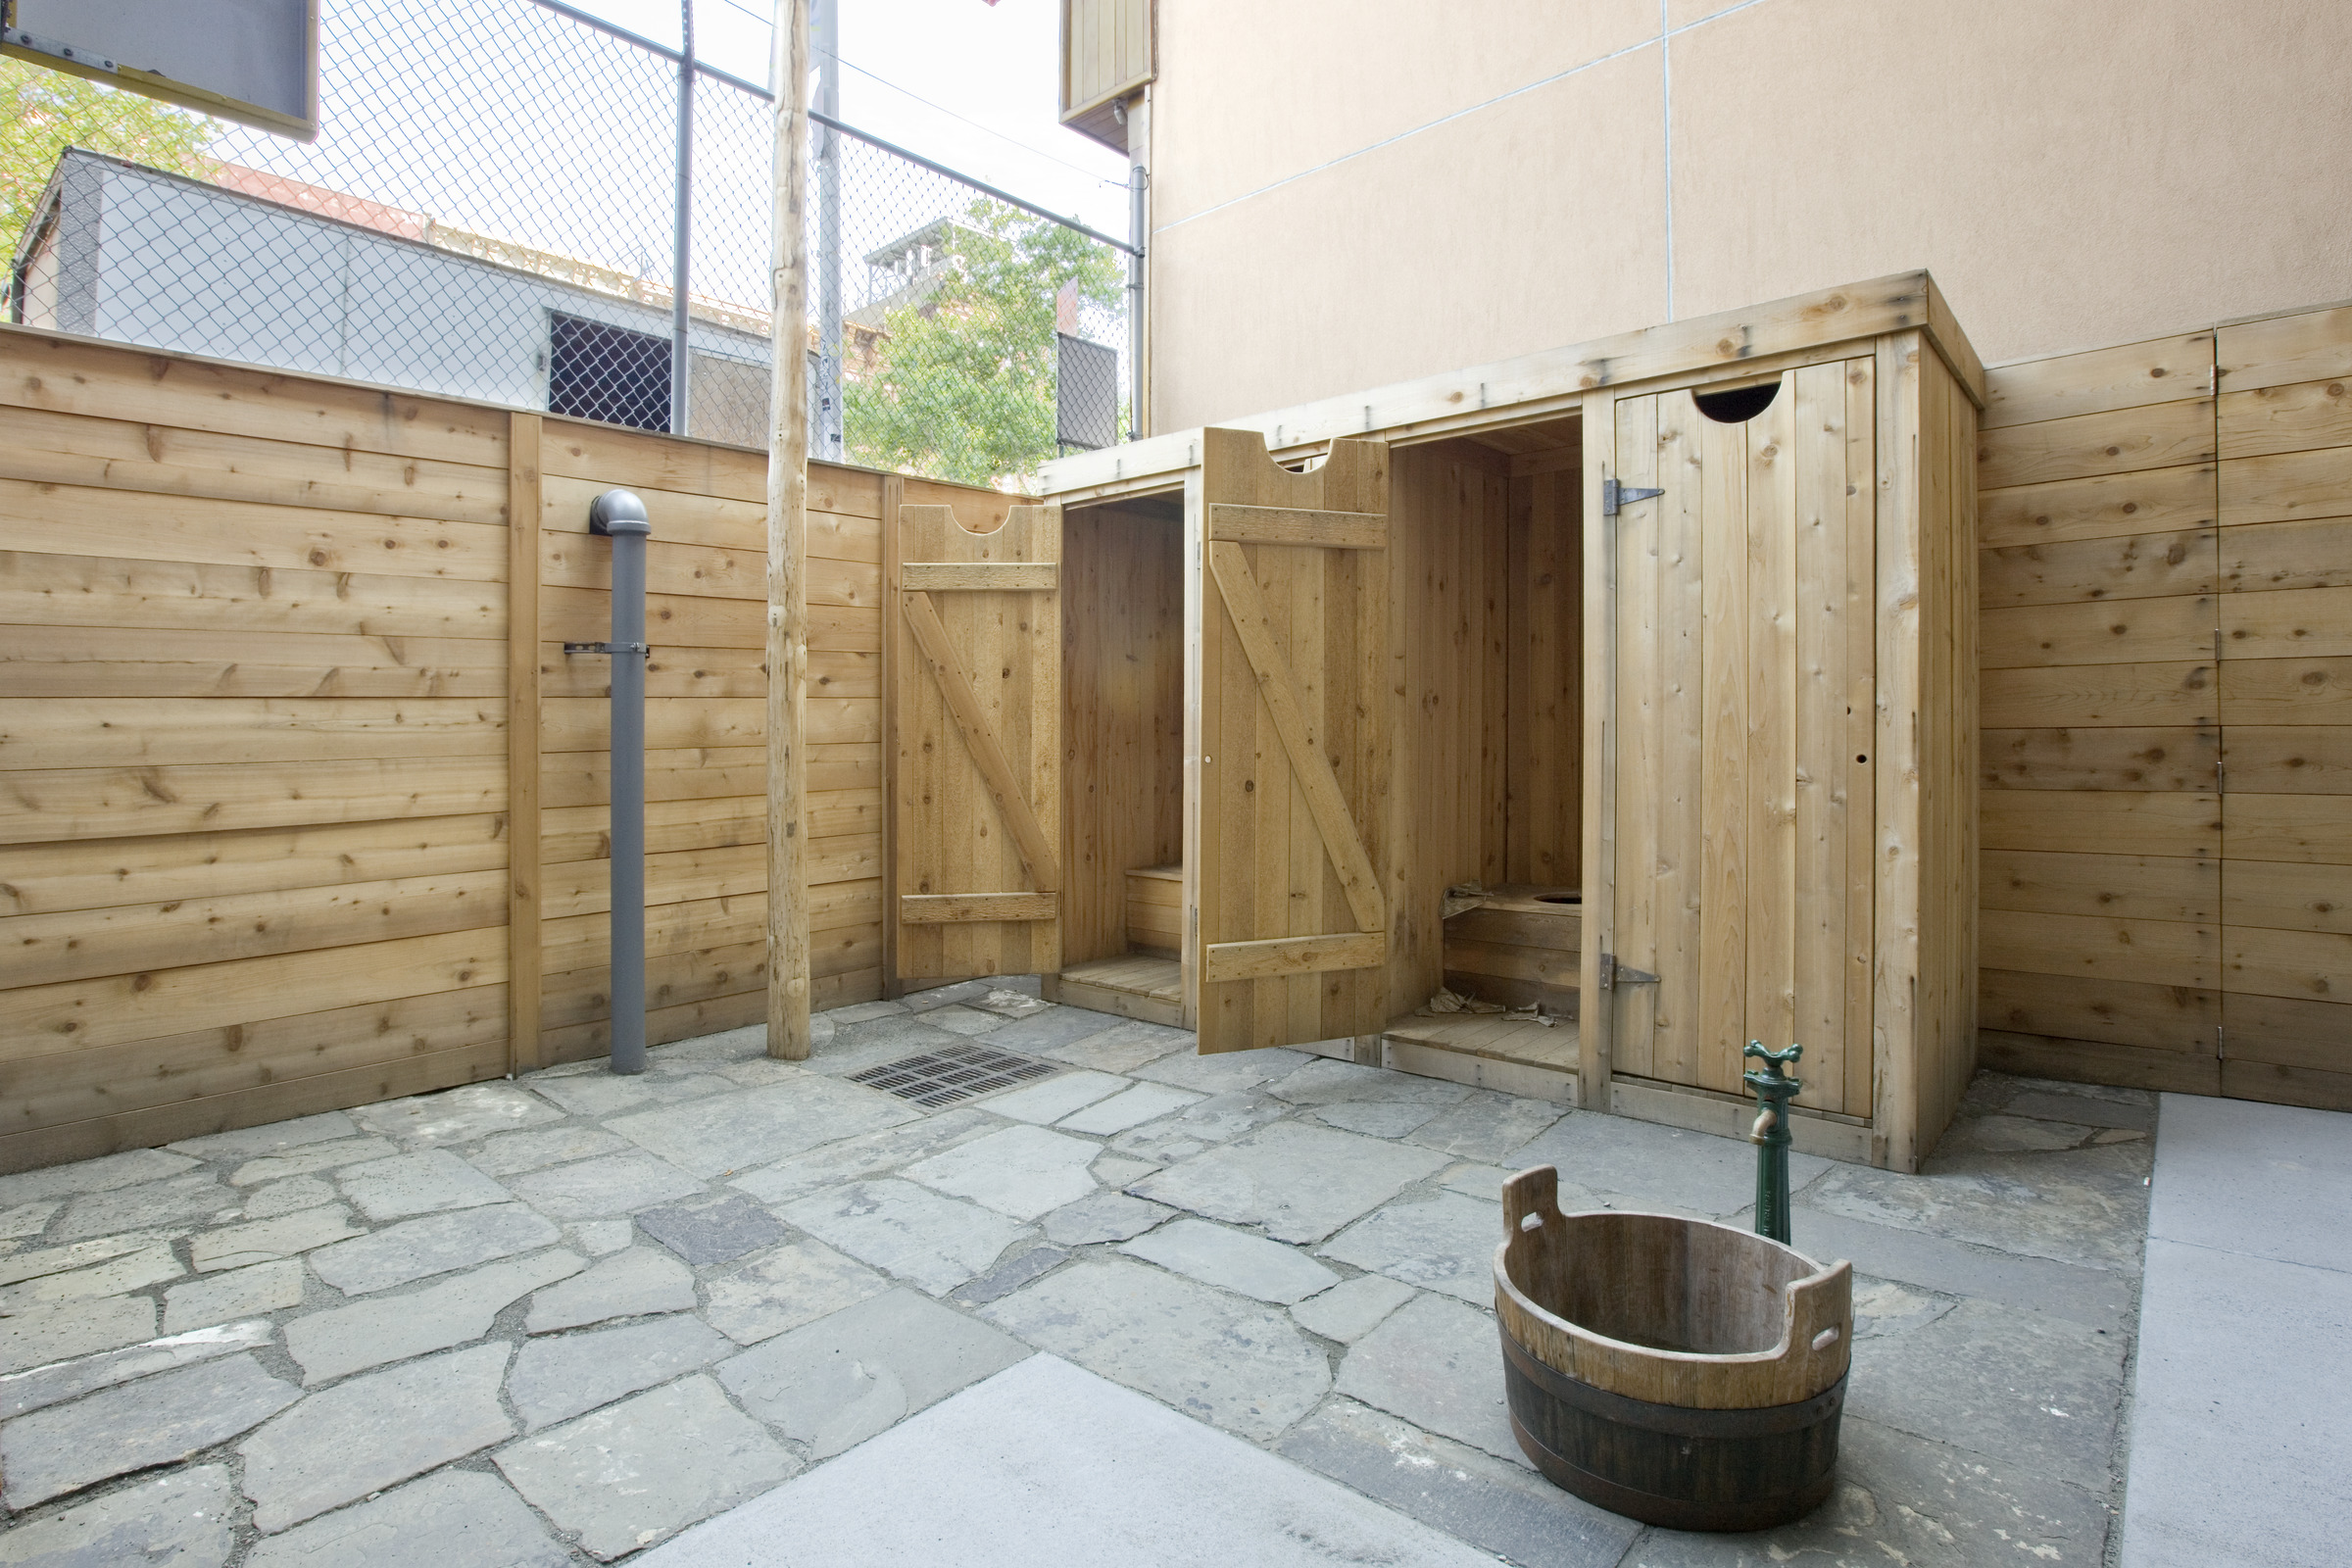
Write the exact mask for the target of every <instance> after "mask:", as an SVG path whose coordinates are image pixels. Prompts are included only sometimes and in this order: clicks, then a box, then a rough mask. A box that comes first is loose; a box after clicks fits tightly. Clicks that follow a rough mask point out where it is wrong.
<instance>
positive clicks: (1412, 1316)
mask: <svg viewBox="0 0 2352 1568" xmlns="http://www.w3.org/2000/svg"><path fill="white" fill-rule="evenodd" d="M1339 1391H1340V1392H1341V1393H1342V1394H1345V1395H1347V1396H1348V1397H1350V1398H1353V1399H1357V1400H1359V1401H1361V1402H1362V1403H1365V1404H1368V1405H1371V1406H1373V1407H1374V1408H1375V1409H1380V1410H1386V1411H1387V1412H1388V1413H1389V1414H1391V1415H1397V1416H1402V1417H1403V1418H1404V1419H1405V1420H1407V1421H1410V1422H1412V1423H1413V1425H1415V1426H1417V1427H1420V1428H1421V1429H1422V1430H1423V1431H1425V1432H1435V1433H1437V1434H1438V1435H1439V1436H1441V1437H1447V1438H1451V1439H1453V1440H1454V1441H1455V1442H1457V1443H1466V1444H1468V1445H1470V1446H1472V1447H1474V1448H1483V1449H1485V1450H1486V1451H1487V1452H1489V1453H1491V1454H1494V1455H1495V1457H1496V1458H1498V1459H1508V1460H1512V1461H1514V1462H1519V1463H1524V1462H1525V1461H1524V1460H1522V1459H1521V1458H1520V1454H1519V1444H1518V1440H1516V1439H1515V1438H1513V1437H1512V1436H1511V1419H1510V1410H1509V1408H1508V1406H1506V1405H1505V1404H1504V1403H1503V1394H1502V1342H1501V1341H1500V1340H1499V1339H1497V1338H1496V1331H1495V1319H1494V1316H1493V1315H1492V1314H1491V1313H1487V1312H1481V1311H1479V1310H1478V1309H1476V1308H1475V1307H1470V1306H1465V1305H1463V1304H1462V1303H1461V1302H1459V1301H1455V1300H1449V1299H1446V1298H1445V1297H1443V1296H1430V1295H1422V1296H1417V1297H1415V1298H1414V1299H1412V1300H1410V1301H1407V1302H1406V1303H1405V1304H1404V1305H1403V1306H1401V1307H1398V1308H1397V1310H1396V1311H1395V1312H1394V1313H1392V1314H1390V1316H1389V1318H1388V1320H1387V1321H1386V1322H1384V1323H1382V1324H1381V1325H1380V1327H1378V1328H1376V1329H1374V1330H1373V1331H1372V1332H1371V1333H1369V1334H1367V1335H1365V1336H1364V1337H1363V1338H1362V1339H1360V1340H1358V1341H1357V1342H1356V1343H1355V1344H1354V1346H1353V1347H1351V1348H1349V1349H1348V1359H1347V1360H1345V1361H1343V1362H1341V1363H1340V1378H1339Z"/></svg>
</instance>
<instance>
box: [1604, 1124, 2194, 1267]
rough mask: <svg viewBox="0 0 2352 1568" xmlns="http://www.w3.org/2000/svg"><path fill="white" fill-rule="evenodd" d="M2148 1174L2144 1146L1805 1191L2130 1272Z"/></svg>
mask: <svg viewBox="0 0 2352 1568" xmlns="http://www.w3.org/2000/svg"><path fill="white" fill-rule="evenodd" d="M1577 1119H1579V1120H1582V1119H1588V1118H1583V1117H1581V1116H1580V1117H1579V1118H1577ZM1589 1119H1592V1120H1599V1119H1601V1118H1598V1117H1593V1118H1589ZM1693 1136H1695V1135H1693ZM1710 1141H1711V1140H1710ZM1793 1159H1794V1156H1791V1161H1792V1164H1791V1169H1790V1173H1789V1180H1790V1181H1791V1182H1792V1183H1793V1182H1794V1181H1795V1180H1796V1176H1795V1171H1794V1168H1793ZM2148 1166H2149V1146H2148V1145H2147V1144H2145V1143H2138V1144H2119V1145H2111V1146H2108V1147H2104V1148H2093V1149H2082V1150H2070V1151H2065V1152H2055V1153H2022V1154H1987V1153H1978V1152H1962V1153H1958V1154H1955V1155H1952V1156H1949V1157H1947V1156H1945V1155H1942V1154H1940V1153H1939V1154H1936V1155H1933V1156H1931V1157H1930V1158H1929V1160H1928V1162H1927V1167H1926V1169H1924V1170H1923V1171H1922V1172H1921V1173H1920V1174H1919V1175H1917V1176H1904V1175H1900V1174H1898V1173H1897V1172H1894V1171H1883V1170H1872V1169H1870V1168H1868V1167H1867V1166H1861V1165H1838V1166H1836V1167H1834V1168H1831V1169H1830V1170H1829V1171H1828V1172H1827V1174H1826V1175H1824V1176H1823V1177H1822V1179H1821V1180H1820V1181H1819V1182H1817V1183H1815V1184H1814V1185H1812V1186H1810V1187H1808V1188H1807V1189H1806V1190H1805V1194H1804V1202H1805V1204H1806V1205H1807V1206H1808V1207H1811V1208H1818V1209H1824V1210H1827V1211H1828V1212H1830V1213H1833V1214H1839V1215H1843V1216H1845V1217H1846V1218H1848V1219H1860V1220H1868V1221H1870V1222H1872V1223H1873V1224H1879V1225H1890V1226H1893V1227H1894V1228H1896V1229H1898V1230H1911V1231H1921V1232H1925V1233H1926V1234H1928V1235H1931V1236H1942V1237H1947V1238H1949V1239H1951V1240H1953V1241H1959V1242H1974V1243H1976V1244H1978V1245H1980V1246H1988V1247H1997V1248H1999V1249H2001V1250H2003V1251H2007V1252H2022V1253H2024V1254H2026V1255H2028V1256H2032V1257H2046V1258H2051V1259H2054V1260H2055V1261H2057V1262H2061V1263H2073V1264H2077V1265H2079V1266H2082V1267H2089V1268H2107V1269H2120V1270H2124V1271H2126V1272H2131V1273H2136V1272H2137V1271H2138V1269H2139V1253H2140V1244H2141V1240H2142V1238H2143V1237H2144V1235H2145V1234H2146V1226H2147V1203H2148V1192H2147V1185H2146V1184H2147V1178H2148ZM1749 1182H1750V1184H1751V1185H1752V1184H1753V1176H1752V1174H1751V1175H1750V1177H1749Z"/></svg>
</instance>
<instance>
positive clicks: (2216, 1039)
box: [1978, 309, 2352, 1109]
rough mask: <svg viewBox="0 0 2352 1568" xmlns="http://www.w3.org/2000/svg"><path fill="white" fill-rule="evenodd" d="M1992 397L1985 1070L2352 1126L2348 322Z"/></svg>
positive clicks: (2062, 367) (2237, 341)
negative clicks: (2275, 1107) (2314, 1108)
mask: <svg viewBox="0 0 2352 1568" xmlns="http://www.w3.org/2000/svg"><path fill="white" fill-rule="evenodd" d="M1986 381H1987V387H1988V391H1989V394H1990V398H1991V406H1990V407H1989V408H1988V409H1987V410H1986V413H1985V430H1984V434H1983V438H1982V441H1981V443H1980V453H1979V464H1978V481H1979V484H1980V486H1981V490H1980V499H1981V506H1982V519H1983V520H1982V535H1981V539H1980V543H1981V545H1982V547H1983V548H1982V553H1981V554H1982V567H1983V569H1982V574H1981V583H1982V594H1983V605H1984V619H1983V627H1984V632H1983V635H1984V658H1983V665H1984V714H1983V717H1984V759H1983V769H1984V771H1983V782H1984V785H1985V794H1984V806H1983V827H1984V846H1985V847H1984V866H1983V894H1982V898H1983V907H1984V916H1983V942H1984V949H1983V957H1982V964H1983V966H1982V969H1981V972H1980V985H1981V996H1982V1004H1983V1006H1982V1017H1983V1022H1984V1025H1985V1035H1984V1039H1983V1046H1984V1049H1983V1052H1982V1059H1983V1060H1984V1062H1985V1064H1986V1065H1989V1066H1998V1067H2005V1068H2007V1069H2009V1070H2012V1071H2017V1072H2027V1073H2038V1074H2045V1075H2048V1076H2051V1077H2057V1078H2069V1079H2084V1080H2090V1081H2095V1082H2103V1083H2114V1084H2129V1085H2138V1086H2142V1087H2147V1088H2154V1089H2167V1090H2174V1091H2180V1092H2186V1093H2194V1094H2207V1095H2212V1094H2220V1095H2228V1096H2233V1097H2237V1098H2244V1099H2256V1100H2273V1101H2281V1102H2285V1103H2294V1104H2307V1105H2323V1106H2330V1107H2334V1108H2338V1109H2352V309H2334V310H2325V311H2308V312H2301V313H2296V314H2291V315H2284V316H2278V317H2271V318H2266V319H2260V320H2254V321H2246V322H2240V323H2234V324H2229V325H2224V326H2221V327H2218V328H2216V329H2214V330H2212V331H2203V332H2193V333H2188V334H2185V335H2182V336H2180V337H2174V338H2164V339H2159V340H2156V341H2153V342H2147V343H2134V344H2128V345H2125V346H2123V347H2120V348H2111V349H2101V350H2096V351H2093V352H2090V353H2085V354H2074V355H2066V356H2061V357H2058V358H2054V359H2047V360H2039V361H2034V362H2032V363H2029V364H2024V365H2014V366H2009V367H2005V368H1995V369H1993V370H1990V371H1988V372H1987V375H1986Z"/></svg>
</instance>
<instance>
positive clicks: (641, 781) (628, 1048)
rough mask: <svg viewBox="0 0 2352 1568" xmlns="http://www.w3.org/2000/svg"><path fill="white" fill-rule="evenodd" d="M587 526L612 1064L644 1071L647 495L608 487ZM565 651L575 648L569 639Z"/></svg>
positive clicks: (649, 525)
mask: <svg viewBox="0 0 2352 1568" xmlns="http://www.w3.org/2000/svg"><path fill="white" fill-rule="evenodd" d="M588 531H589V532H590V533H594V534H602V535H604V536H605V537H607V538H609V539H611V540H612V541H613V640H612V641H611V642H609V643H606V644H605V645H603V646H602V647H601V648H600V647H597V646H596V645H595V644H589V645H586V646H585V647H581V648H579V649H578V651H579V652H583V653H587V652H595V653H604V654H610V655H612V656H613V833H612V844H613V915H612V919H613V981H612V986H611V988H610V989H611V994H612V998H613V1071H614V1072H618V1073H640V1072H643V1071H645V662H646V659H647V658H648V656H649V655H650V654H651V653H652V650H651V649H649V648H648V647H647V646H646V641H645V541H646V539H647V538H648V537H649V536H651V535H652V533H653V531H654V525H653V522H652V520H651V519H650V518H649V517H648V516H647V515H646V511H645V503H644V502H643V501H641V500H639V499H638V498H637V497H636V496H635V495H633V494H632V493H630V492H629V491H626V490H608V491H606V492H605V493H604V494H603V495H601V496H598V497H597V498H596V501H595V503H594V505H592V506H591V507H590V508H589V511H588ZM564 651H565V652H567V653H568V652H572V651H573V648H572V646H571V645H566V647H565V650H564Z"/></svg>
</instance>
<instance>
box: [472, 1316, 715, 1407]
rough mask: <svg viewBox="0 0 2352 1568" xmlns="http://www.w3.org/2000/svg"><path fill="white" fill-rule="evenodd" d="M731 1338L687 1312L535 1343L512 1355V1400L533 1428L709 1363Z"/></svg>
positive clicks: (509, 1382)
mask: <svg viewBox="0 0 2352 1568" xmlns="http://www.w3.org/2000/svg"><path fill="white" fill-rule="evenodd" d="M734 1348H735V1343H734V1341H732V1340H730V1339H728V1338H727V1337H726V1336H725V1335H723V1334H719V1333H717V1332H715V1331H714V1330H712V1329H711V1327H710V1326H709V1325H707V1324H705V1323H704V1322H703V1321H702V1320H701V1319H700V1318H697V1317H694V1316H692V1315H691V1314H688V1313H683V1312H681V1313H678V1314H677V1315H676V1316H673V1317H663V1318H656V1319H654V1320H653V1321H652V1322H649V1323H629V1324H624V1325H622V1326H621V1327H619V1328H613V1329H593V1330H590V1331H589V1332H587V1333H585V1334H565V1335H561V1336H558V1337H554V1338H549V1339H539V1340H533V1341H531V1343H530V1344H528V1345H526V1346H524V1347H523V1348H521V1349H520V1350H518V1351H516V1352H515V1365H514V1367H513V1368H512V1369H511V1370H510V1371H509V1372H508V1373H507V1397H508V1398H509V1399H510V1400H511V1401H513V1403H514V1405H515V1414H516V1415H518V1416H520V1417H522V1425H523V1430H524V1431H526V1432H536V1431H538V1430H539V1429H540V1428H541V1427H544V1426H550V1425H553V1424H554V1423H556V1422H558V1421H568V1420H570V1419H571V1418H572V1417H573V1416H575V1415H579V1414H581V1413H582V1412H583V1411H588V1410H593V1409H595V1408H596V1407H597V1406H598V1405H600V1404H610V1403H612V1402H613V1400H614V1399H617V1398H620V1397H622V1396H624V1395H630V1394H635V1393H636V1392H638V1391H639V1390H640V1389H650V1388H652V1387H653V1386H654V1385H656V1384H658V1383H667V1382H668V1381H669V1380H670V1379H671V1378H674V1377H678V1376H681V1375H682V1374H684V1373H688V1372H692V1371H694V1370H696V1369H697V1368H699V1367H704V1366H708V1365H709V1364H710V1363H711V1362H712V1361H715V1360H717V1359H718V1358H719V1357H720V1356H722V1355H726V1354H728V1353H730V1352H731V1351H733V1350H734Z"/></svg>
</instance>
